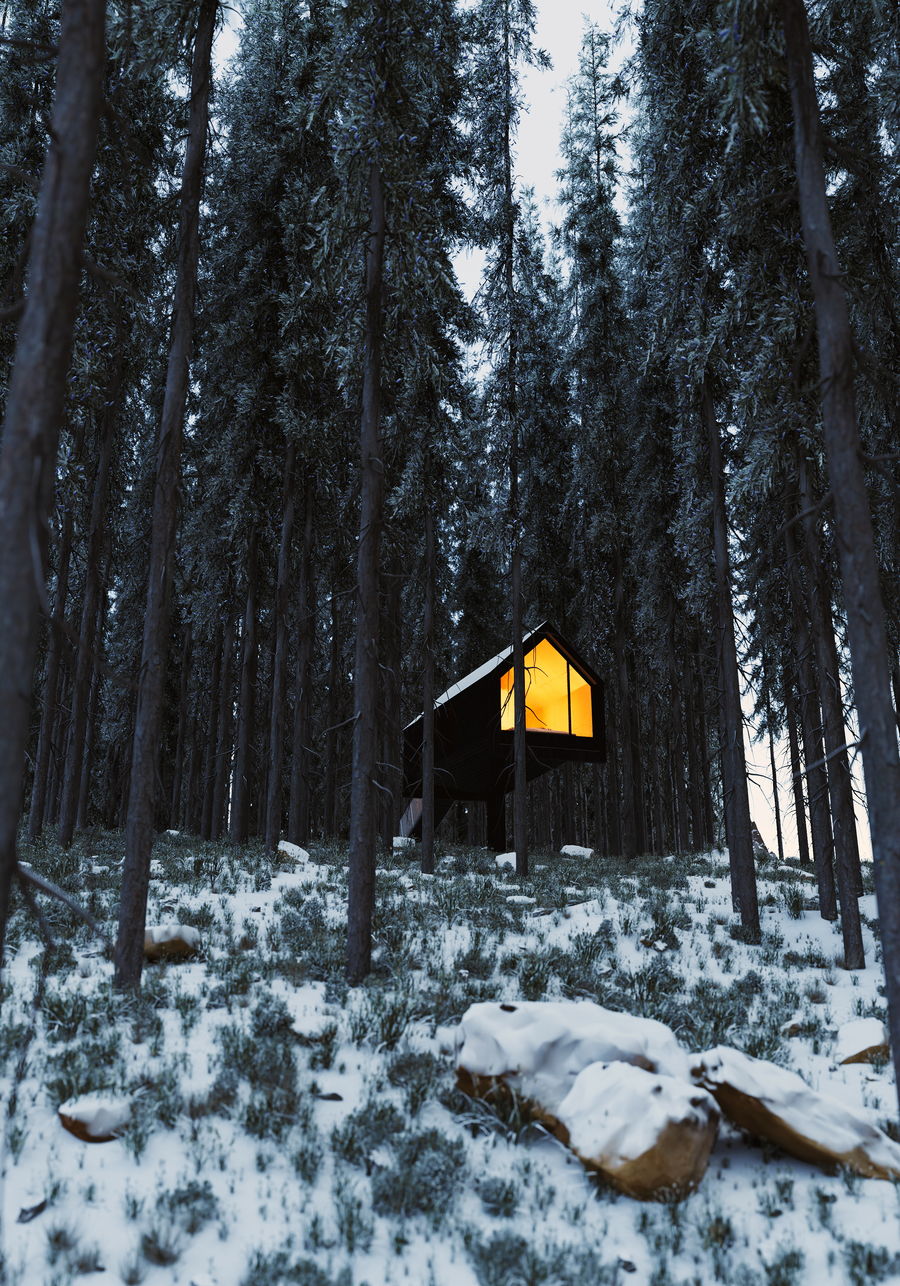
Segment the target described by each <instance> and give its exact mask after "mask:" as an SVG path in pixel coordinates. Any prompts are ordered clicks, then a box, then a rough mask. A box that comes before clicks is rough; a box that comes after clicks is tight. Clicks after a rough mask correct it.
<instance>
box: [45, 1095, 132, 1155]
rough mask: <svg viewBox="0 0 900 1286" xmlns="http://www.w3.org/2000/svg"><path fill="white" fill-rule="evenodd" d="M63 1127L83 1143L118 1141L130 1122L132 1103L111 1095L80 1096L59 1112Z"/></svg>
mask: <svg viewBox="0 0 900 1286" xmlns="http://www.w3.org/2000/svg"><path fill="white" fill-rule="evenodd" d="M58 1112H59V1119H60V1123H61V1124H62V1126H63V1127H64V1128H65V1129H67V1130H68V1131H69V1133H70V1134H74V1135H75V1137H76V1138H78V1139H82V1140H83V1141H84V1142H85V1143H108V1142H109V1141H110V1139H115V1138H118V1136H119V1135H120V1134H121V1133H122V1131H123V1130H124V1129H125V1127H126V1125H127V1124H128V1122H129V1120H130V1119H131V1102H130V1100H129V1099H127V1098H120V1097H118V1096H117V1095H114V1094H83V1095H81V1096H80V1097H78V1098H70V1099H68V1100H67V1101H66V1102H65V1103H63V1104H62V1106H61V1107H60V1108H59V1109H58Z"/></svg>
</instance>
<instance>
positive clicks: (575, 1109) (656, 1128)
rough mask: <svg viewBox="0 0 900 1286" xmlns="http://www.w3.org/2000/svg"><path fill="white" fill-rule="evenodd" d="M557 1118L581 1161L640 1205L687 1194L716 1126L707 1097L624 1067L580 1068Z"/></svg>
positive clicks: (670, 1079)
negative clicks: (636, 1200) (581, 1069)
mask: <svg viewBox="0 0 900 1286" xmlns="http://www.w3.org/2000/svg"><path fill="white" fill-rule="evenodd" d="M556 1116H557V1119H558V1121H559V1123H560V1126H561V1127H562V1130H563V1131H564V1134H563V1136H562V1137H563V1138H565V1139H566V1141H567V1142H568V1143H569V1146H570V1147H571V1148H572V1150H573V1152H575V1154H576V1155H577V1156H578V1157H579V1158H580V1159H581V1161H583V1163H584V1164H585V1165H586V1166H587V1167H588V1168H589V1169H592V1170H599V1171H600V1173H601V1174H602V1175H603V1176H604V1177H605V1178H606V1179H608V1180H609V1181H610V1182H611V1183H613V1184H614V1185H615V1186H616V1187H617V1188H619V1189H621V1191H622V1192H626V1193H627V1194H628V1195H629V1196H631V1197H636V1198H637V1199H638V1200H639V1201H666V1200H671V1199H673V1198H675V1199H680V1198H681V1197H685V1196H687V1194H688V1193H689V1192H693V1190H694V1189H695V1188H696V1187H697V1185H698V1184H699V1182H700V1180H701V1179H702V1178H703V1175H704V1174H705V1173H706V1167H707V1164H708V1162H709V1154H710V1152H711V1151H712V1147H713V1144H714V1143H715V1141H716V1134H717V1131H718V1125H719V1109H718V1108H717V1106H716V1103H715V1100H714V1099H713V1097H712V1095H711V1094H709V1093H707V1091H706V1090H703V1089H700V1088H698V1087H697V1086H694V1085H690V1084H689V1083H688V1082H686V1081H682V1080H677V1079H676V1078H675V1077H673V1076H660V1075H656V1074H654V1073H652V1072H645V1071H643V1070H642V1069H641V1068H639V1067H631V1066H629V1065H628V1064H627V1063H592V1064H591V1066H590V1067H586V1068H585V1069H584V1071H583V1072H581V1073H580V1074H579V1076H578V1077H577V1078H576V1080H575V1084H574V1085H573V1086H572V1088H571V1090H570V1091H569V1093H568V1094H567V1095H566V1097H565V1098H564V1099H563V1101H562V1103H560V1105H559V1108H558V1109H557V1112H556Z"/></svg>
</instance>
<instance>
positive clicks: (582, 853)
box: [559, 844, 594, 858]
mask: <svg viewBox="0 0 900 1286" xmlns="http://www.w3.org/2000/svg"><path fill="white" fill-rule="evenodd" d="M559 851H560V853H562V854H563V856H564V857H584V858H587V857H593V856H594V850H593V849H592V848H584V847H583V846H582V845H581V844H563V846H562V848H561V849H560V850H559Z"/></svg>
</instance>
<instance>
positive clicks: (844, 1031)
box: [834, 1018, 891, 1063]
mask: <svg viewBox="0 0 900 1286" xmlns="http://www.w3.org/2000/svg"><path fill="white" fill-rule="evenodd" d="M890 1055H891V1047H890V1044H889V1043H888V1034H887V1028H886V1027H885V1025H884V1023H883V1022H882V1021H881V1019H880V1018H855V1019H854V1020H853V1022H849V1023H844V1025H843V1026H842V1027H841V1028H840V1029H839V1031H838V1034H837V1044H836V1045H835V1050H834V1056H835V1058H836V1060H837V1061H838V1062H839V1063H872V1062H875V1061H876V1060H877V1061H881V1060H882V1059H883V1060H887V1059H888V1058H890Z"/></svg>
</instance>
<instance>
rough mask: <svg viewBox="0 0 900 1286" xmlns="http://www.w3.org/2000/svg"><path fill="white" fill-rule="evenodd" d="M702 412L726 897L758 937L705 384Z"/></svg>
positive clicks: (720, 495) (721, 507)
mask: <svg viewBox="0 0 900 1286" xmlns="http://www.w3.org/2000/svg"><path fill="white" fill-rule="evenodd" d="M701 409H702V413H703V421H704V424H705V426H706V436H707V442H708V445H709V468H710V478H711V483H712V514H713V555H714V561H715V572H716V609H717V617H718V620H717V633H718V647H717V657H718V674H719V690H720V694H721V708H722V732H723V741H724V744H723V746H722V776H723V780H722V787H723V792H722V793H723V796H724V803H725V830H726V834H727V837H728V855H729V860H730V865H731V896H732V901H733V903H734V907H735V910H737V911H739V912H740V916H741V923H742V924H743V925H744V927H745V928H747V929H749V930H750V931H751V932H752V933H753V934H758V933H759V909H758V905H757V897H756V869H755V866H754V863H753V840H752V837H751V833H750V825H751V823H750V798H749V795H748V793H747V765H746V762H745V760H744V718H743V714H742V712H741V682H740V675H739V672H738V662H737V648H736V646H735V642H734V608H733V605H732V598H731V557H730V554H729V552H728V520H727V515H726V510H725V473H724V468H723V464H722V442H721V436H720V430H719V424H718V421H717V419H716V414H715V410H714V408H713V401H712V395H711V394H710V391H709V387H708V386H707V385H706V384H705V383H704V385H703V389H702V393H701Z"/></svg>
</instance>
